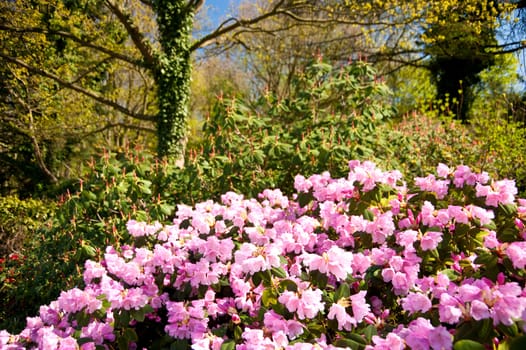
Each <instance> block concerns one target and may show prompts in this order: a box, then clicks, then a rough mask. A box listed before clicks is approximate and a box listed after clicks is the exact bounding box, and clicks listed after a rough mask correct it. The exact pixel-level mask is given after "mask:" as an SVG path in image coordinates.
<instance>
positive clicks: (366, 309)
mask: <svg viewBox="0 0 526 350" xmlns="http://www.w3.org/2000/svg"><path fill="white" fill-rule="evenodd" d="M366 294H367V292H366V291H364V290H362V291H360V292H358V293H357V294H354V295H351V296H350V299H351V307H352V313H353V316H354V319H355V320H356V322H358V323H359V322H362V320H363V318H364V317H365V316H366V315H367V314H369V313H370V312H371V307H370V306H369V304H367V302H366V301H365V295H366Z"/></svg>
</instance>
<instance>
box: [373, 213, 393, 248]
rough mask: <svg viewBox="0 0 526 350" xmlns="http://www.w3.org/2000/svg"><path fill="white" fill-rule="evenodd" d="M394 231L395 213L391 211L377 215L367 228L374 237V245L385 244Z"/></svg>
mask: <svg viewBox="0 0 526 350" xmlns="http://www.w3.org/2000/svg"><path fill="white" fill-rule="evenodd" d="M394 231H395V225H394V222H393V213H391V212H390V211H388V212H386V213H382V214H379V215H377V216H376V217H375V219H374V221H373V222H370V223H368V224H367V227H366V232H367V233H369V234H371V236H372V237H373V243H380V244H382V243H384V242H385V240H386V239H387V237H389V236H391V235H392V234H393V233H394Z"/></svg>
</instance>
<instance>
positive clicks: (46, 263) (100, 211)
mask: <svg viewBox="0 0 526 350" xmlns="http://www.w3.org/2000/svg"><path fill="white" fill-rule="evenodd" d="M89 168H90V172H89V173H88V174H87V175H86V176H85V177H84V178H82V179H80V180H79V181H77V182H76V183H74V184H71V186H69V188H68V189H67V190H66V192H65V194H64V195H62V197H61V198H60V199H59V201H58V206H57V210H56V212H55V213H54V216H53V220H52V221H51V222H50V224H49V225H48V226H45V227H40V228H39V226H37V225H33V226H30V225H29V226H26V230H27V231H28V232H33V235H32V236H30V237H28V240H27V241H26V242H25V245H24V247H23V249H21V253H22V255H23V256H24V257H25V261H24V264H22V265H20V266H13V269H15V270H16V271H15V272H14V273H15V274H16V275H17V276H20V277H21V278H19V279H17V280H14V281H12V283H10V284H9V288H6V287H5V286H4V287H3V288H2V289H0V300H2V305H1V306H0V309H1V310H2V312H3V313H4V315H5V317H2V319H3V320H5V321H3V322H1V323H0V328H6V329H20V327H23V326H24V322H25V317H26V316H31V315H33V314H35V313H36V312H37V311H38V305H41V304H42V305H43V304H46V303H49V302H50V301H51V300H53V299H55V298H56V297H57V296H58V294H59V293H60V290H63V289H65V288H71V287H73V286H75V285H81V284H82V279H81V275H80V270H81V268H82V267H83V265H84V261H85V260H87V259H89V258H91V259H100V258H101V257H102V255H103V253H104V252H103V251H101V248H102V247H105V246H108V245H113V246H116V247H119V246H120V245H122V244H128V243H130V237H129V235H128V234H127V233H126V232H127V231H126V223H127V222H128V220H130V219H136V220H141V221H147V222H153V221H156V220H158V221H166V220H168V218H169V217H170V216H171V215H172V214H173V211H174V206H173V205H171V204H170V203H168V202H167V201H166V200H164V199H163V198H170V197H173V195H172V194H168V193H166V192H164V191H165V189H166V188H167V187H168V186H167V184H166V181H168V180H169V177H168V174H169V173H170V172H173V171H174V169H175V167H174V166H171V165H168V164H163V163H159V162H156V161H155V160H154V157H153V156H151V155H149V154H147V153H142V152H141V150H128V152H127V153H125V154H120V155H113V154H109V153H105V154H104V155H103V156H102V157H101V158H100V159H98V160H97V161H92V162H91V163H90V164H89ZM172 200H174V201H176V200H177V199H176V198H173V199H172ZM27 203H31V204H32V205H35V206H36V205H37V204H39V203H40V202H38V201H34V202H27ZM27 203H26V204H27ZM40 205H41V207H39V208H46V206H47V208H48V210H51V208H52V207H53V206H52V205H48V204H40ZM19 208H22V207H19ZM28 208H31V207H28ZM5 210H6V211H8V208H6V209H5ZM19 214H21V212H19V213H15V212H13V215H14V218H16V217H17V215H19ZM18 225H20V226H21V225H25V223H24V222H22V221H19V222H18Z"/></svg>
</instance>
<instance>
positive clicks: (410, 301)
mask: <svg viewBox="0 0 526 350" xmlns="http://www.w3.org/2000/svg"><path fill="white" fill-rule="evenodd" d="M431 306H432V304H431V300H429V298H428V297H427V296H426V295H424V294H422V293H414V292H411V293H409V294H408V295H407V296H406V297H405V298H402V307H403V308H404V310H406V311H409V312H410V313H412V314H413V313H416V312H427V311H429V310H430V309H431Z"/></svg>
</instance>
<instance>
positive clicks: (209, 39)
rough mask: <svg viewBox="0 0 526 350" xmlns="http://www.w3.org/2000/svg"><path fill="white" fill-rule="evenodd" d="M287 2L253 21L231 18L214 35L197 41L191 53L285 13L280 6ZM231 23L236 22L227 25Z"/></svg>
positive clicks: (208, 35)
mask: <svg viewBox="0 0 526 350" xmlns="http://www.w3.org/2000/svg"><path fill="white" fill-rule="evenodd" d="M284 2H285V0H280V1H278V2H277V3H276V5H274V7H273V8H272V9H271V10H270V11H268V12H266V13H264V14H262V15H260V16H257V17H254V18H251V19H236V18H229V19H227V20H226V21H224V22H223V23H221V25H220V26H219V27H218V28H217V29H216V30H214V31H213V32H212V33H210V34H207V35H205V36H204V37H202V38H201V39H199V40H197V41H195V42H194V43H193V44H192V46H190V51H191V52H192V51H195V50H197V49H199V48H202V47H204V46H208V45H209V44H211V43H212V42H213V41H215V40H217V39H218V38H219V37H221V36H222V35H224V34H227V33H229V32H232V31H233V30H235V29H237V28H240V27H245V26H250V25H253V24H256V23H258V22H261V21H263V20H265V19H267V18H269V17H272V16H275V15H278V14H280V13H283V12H284V11H283V10H280V9H279V8H280V6H281V5H282V4H283V3H284ZM229 22H234V23H232V24H230V25H227V23H229Z"/></svg>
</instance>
